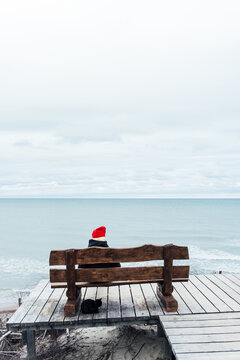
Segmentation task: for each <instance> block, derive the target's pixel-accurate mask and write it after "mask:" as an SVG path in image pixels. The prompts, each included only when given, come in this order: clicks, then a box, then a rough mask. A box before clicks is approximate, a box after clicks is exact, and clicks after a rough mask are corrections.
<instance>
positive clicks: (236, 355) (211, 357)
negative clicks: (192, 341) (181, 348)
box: [177, 351, 240, 360]
mask: <svg viewBox="0 0 240 360" xmlns="http://www.w3.org/2000/svg"><path fill="white" fill-rule="evenodd" d="M206 359H207V360H239V359H240V352H238V351H232V352H231V353H229V352H228V351H226V352H219V353H217V352H213V353H207V355H206V353H191V354H186V353H185V354H179V355H178V357H177V360H206Z"/></svg>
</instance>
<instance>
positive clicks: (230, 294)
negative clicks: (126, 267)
mask: <svg viewBox="0 0 240 360" xmlns="http://www.w3.org/2000/svg"><path fill="white" fill-rule="evenodd" d="M174 287H175V290H174V292H173V295H174V296H175V298H176V299H177V300H178V303H179V308H178V311H177V312H175V313H166V312H165V310H164V309H163V307H162V305H161V303H160V300H159V299H158V297H157V295H156V285H155V284H141V285H121V286H114V287H99V288H97V287H90V288H85V289H83V293H82V294H83V298H86V299H89V298H92V299H95V298H102V302H103V306H102V308H100V311H99V313H98V314H94V315H84V314H82V313H81V311H79V313H78V314H77V315H76V316H74V317H69V318H68V317H64V314H63V308H64V305H65V303H66V300H67V298H66V295H65V292H66V291H65V289H51V287H50V284H49V282H48V281H47V280H42V281H41V282H40V283H39V284H38V285H37V287H36V288H35V289H34V290H33V291H32V292H31V294H30V295H29V297H28V298H27V299H26V301H25V302H24V303H23V305H22V306H21V307H20V308H19V309H18V310H17V311H16V313H15V314H14V315H13V316H12V318H11V319H10V320H9V321H8V324H7V326H8V329H9V330H21V331H25V330H28V331H29V330H40V329H53V328H55V329H56V328H74V327H89V326H111V325H125V324H138V323H147V324H158V325H159V326H160V327H161V324H162V330H163V332H164V333H165V334H166V336H167V338H168V340H169V343H170V345H171V347H172V351H173V353H174V354H175V356H176V359H178V360H183V359H184V360H188V359H193V360H198V359H199V360H202V359H209V360H210V359H216V360H217V359H226V360H231V359H240V275H198V276H190V280H189V282H187V283H185V282H184V283H174ZM160 332H161V331H160Z"/></svg>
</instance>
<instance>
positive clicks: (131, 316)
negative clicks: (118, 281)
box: [119, 285, 136, 321]
mask: <svg viewBox="0 0 240 360" xmlns="http://www.w3.org/2000/svg"><path fill="white" fill-rule="evenodd" d="M119 290H120V301H121V314H122V320H128V321H130V320H135V319H136V315H135V308H134V304H133V302H132V295H131V291H130V287H129V285H120V286H119Z"/></svg>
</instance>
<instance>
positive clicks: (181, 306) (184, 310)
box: [171, 285, 192, 316]
mask: <svg viewBox="0 0 240 360" xmlns="http://www.w3.org/2000/svg"><path fill="white" fill-rule="evenodd" d="M173 296H174V297H175V299H176V300H177V302H178V310H177V313H178V314H191V313H192V312H191V310H190V309H189V307H188V306H187V304H186V303H185V302H184V301H183V299H182V298H181V296H180V295H179V293H178V292H177V290H176V288H175V286H174V285H173ZM172 315H174V313H171V316H172Z"/></svg>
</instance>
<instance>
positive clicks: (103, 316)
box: [93, 287, 108, 322]
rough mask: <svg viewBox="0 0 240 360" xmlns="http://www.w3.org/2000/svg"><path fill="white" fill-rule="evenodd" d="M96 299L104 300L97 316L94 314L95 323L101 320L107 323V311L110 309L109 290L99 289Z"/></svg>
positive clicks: (105, 288)
mask: <svg viewBox="0 0 240 360" xmlns="http://www.w3.org/2000/svg"><path fill="white" fill-rule="evenodd" d="M96 299H102V306H101V307H100V308H99V312H98V313H97V314H93V322H95V321H96V322H97V321H99V320H101V321H102V320H105V321H106V322H107V315H108V312H107V309H108V288H107V287H98V288H97V294H96Z"/></svg>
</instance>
